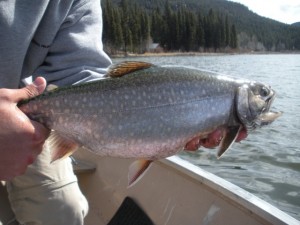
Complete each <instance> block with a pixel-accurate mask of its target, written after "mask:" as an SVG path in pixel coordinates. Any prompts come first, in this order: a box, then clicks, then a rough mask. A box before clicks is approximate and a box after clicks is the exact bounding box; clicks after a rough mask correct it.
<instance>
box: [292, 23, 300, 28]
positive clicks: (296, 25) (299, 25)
mask: <svg viewBox="0 0 300 225" xmlns="http://www.w3.org/2000/svg"><path fill="white" fill-rule="evenodd" d="M291 25H292V26H294V27H300V22H297V23H293V24H291Z"/></svg>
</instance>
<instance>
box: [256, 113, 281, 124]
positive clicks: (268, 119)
mask: <svg viewBox="0 0 300 225" xmlns="http://www.w3.org/2000/svg"><path fill="white" fill-rule="evenodd" d="M281 115H282V112H273V111H268V112H264V113H262V114H260V115H259V116H258V117H257V118H256V120H255V123H256V124H257V125H258V126H265V125H268V124H270V123H272V122H273V121H274V120H276V119H277V118H278V117H280V116H281Z"/></svg>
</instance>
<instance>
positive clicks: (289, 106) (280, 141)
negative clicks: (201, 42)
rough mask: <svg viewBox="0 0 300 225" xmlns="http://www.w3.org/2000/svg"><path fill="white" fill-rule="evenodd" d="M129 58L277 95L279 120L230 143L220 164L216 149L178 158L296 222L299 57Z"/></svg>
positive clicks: (299, 207)
mask: <svg viewBox="0 0 300 225" xmlns="http://www.w3.org/2000/svg"><path fill="white" fill-rule="evenodd" d="M123 60H124V59H115V60H114V61H115V62H118V61H123ZM126 60H128V59H126ZM130 60H131V59H130ZM132 60H140V61H148V62H152V63H155V64H159V65H182V66H189V67H196V68H200V69H201V68H202V69H205V70H210V71H214V72H218V73H222V74H227V75H230V76H235V77H241V78H246V79H252V80H257V81H260V82H263V83H267V84H270V85H271V86H272V88H273V89H274V90H275V91H276V92H277V97H276V99H275V101H274V103H273V108H274V110H275V111H276V110H279V111H283V112H284V114H283V115H282V117H280V118H279V119H278V120H276V121H275V122H274V123H273V124H272V125H270V126H267V127H263V128H262V129H259V130H256V131H255V132H254V133H252V134H250V135H249V137H248V138H247V140H245V141H243V142H242V143H240V144H239V143H236V144H234V145H233V147H232V149H230V150H229V151H228V152H226V153H225V155H224V156H223V157H222V158H221V159H220V160H218V159H217V158H216V151H212V150H206V149H201V150H200V151H198V152H197V153H194V154H191V153H182V155H181V157H183V158H185V159H187V160H188V161H190V162H192V163H193V164H195V165H198V166H200V167H201V168H203V169H206V170H208V171H210V172H212V173H214V174H216V175H218V176H220V177H223V178H225V179H227V180H229V181H230V182H232V183H234V184H236V185H238V186H240V187H242V188H244V189H246V190H247V191H249V192H251V193H254V194H255V195H257V196H258V197H260V198H262V199H264V200H266V201H267V202H270V203H271V204H273V205H275V206H277V207H278V208H280V209H282V210H283V211H285V212H287V213H289V214H290V215H292V216H293V217H295V218H298V219H300V134H299V132H300V113H299V112H300V55H223V56H185V57H147V58H144V57H143V58H132Z"/></svg>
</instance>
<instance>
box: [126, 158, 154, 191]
mask: <svg viewBox="0 0 300 225" xmlns="http://www.w3.org/2000/svg"><path fill="white" fill-rule="evenodd" d="M151 163H152V161H151V160H146V159H139V160H136V161H134V162H133V163H132V164H131V165H130V167H129V172H128V187H131V186H133V185H134V184H135V183H136V182H138V181H139V180H140V179H141V178H142V177H143V175H144V174H145V172H146V171H147V170H148V168H150V167H149V166H150V164H151Z"/></svg>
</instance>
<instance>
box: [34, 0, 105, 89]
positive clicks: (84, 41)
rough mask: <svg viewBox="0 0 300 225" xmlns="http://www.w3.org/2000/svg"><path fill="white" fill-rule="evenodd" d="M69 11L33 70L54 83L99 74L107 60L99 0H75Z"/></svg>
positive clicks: (101, 73)
mask: <svg viewBox="0 0 300 225" xmlns="http://www.w3.org/2000/svg"><path fill="white" fill-rule="evenodd" d="M77 2H78V4H74V6H73V7H72V8H71V10H70V11H69V13H68V15H67V17H66V18H65V19H64V21H63V23H62V25H61V26H60V29H59V31H58V32H57V34H56V36H55V38H54V41H53V43H52V44H51V46H50V47H49V49H48V53H47V55H46V57H45V59H44V62H43V63H42V64H41V65H40V66H39V67H38V69H37V70H36V71H35V72H34V74H33V78H35V77H36V76H40V75H42V76H44V77H45V78H46V80H47V82H48V83H52V84H55V85H58V86H64V85H70V84H75V83H80V82H88V81H91V80H96V79H99V78H101V77H102V76H103V75H104V74H105V73H106V71H107V68H108V67H109V65H110V64H111V60H110V58H109V57H108V56H107V55H106V53H105V52H104V51H103V44H102V11H101V6H100V1H99V0H85V1H77Z"/></svg>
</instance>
